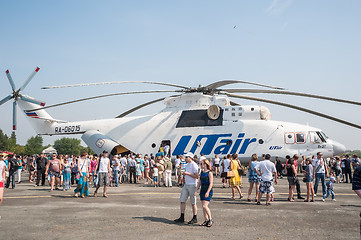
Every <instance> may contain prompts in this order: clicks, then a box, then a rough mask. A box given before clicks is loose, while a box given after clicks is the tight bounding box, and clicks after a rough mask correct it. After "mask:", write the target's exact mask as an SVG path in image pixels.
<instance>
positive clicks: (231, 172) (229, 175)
mask: <svg viewBox="0 0 361 240" xmlns="http://www.w3.org/2000/svg"><path fill="white" fill-rule="evenodd" d="M235 176H236V174H235V173H234V172H233V171H228V172H227V178H231V177H235Z"/></svg>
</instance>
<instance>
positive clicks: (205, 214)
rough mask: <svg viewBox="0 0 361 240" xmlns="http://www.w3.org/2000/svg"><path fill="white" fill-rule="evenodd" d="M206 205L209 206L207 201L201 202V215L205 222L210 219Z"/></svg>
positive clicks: (209, 212)
mask: <svg viewBox="0 0 361 240" xmlns="http://www.w3.org/2000/svg"><path fill="white" fill-rule="evenodd" d="M208 205H209V202H208V201H205V200H203V201H202V208H203V215H204V219H205V221H208V220H210V219H212V215H211V210H209V207H208Z"/></svg>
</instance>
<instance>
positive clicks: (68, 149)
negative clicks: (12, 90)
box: [0, 129, 94, 155]
mask: <svg viewBox="0 0 361 240" xmlns="http://www.w3.org/2000/svg"><path fill="white" fill-rule="evenodd" d="M50 146H51V145H46V146H43V137H42V136H39V135H38V136H33V137H31V138H29V139H28V140H27V142H26V144H25V146H23V145H20V144H17V142H16V134H15V132H12V133H11V135H10V137H9V136H8V135H7V134H4V132H3V131H2V130H1V129H0V152H2V151H8V152H13V153H15V154H17V155H34V154H40V153H41V152H42V151H43V150H44V149H46V148H48V147H50ZM53 147H54V148H55V149H56V151H57V152H58V154H64V155H65V154H67V155H80V154H81V153H82V152H87V153H88V154H94V152H93V151H92V150H91V149H90V148H89V147H83V146H82V145H80V140H79V139H76V138H66V137H64V138H61V139H58V140H55V142H54V145H53Z"/></svg>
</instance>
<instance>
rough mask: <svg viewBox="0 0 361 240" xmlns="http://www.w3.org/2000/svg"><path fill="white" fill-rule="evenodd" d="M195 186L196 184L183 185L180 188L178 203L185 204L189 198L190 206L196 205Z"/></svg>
mask: <svg viewBox="0 0 361 240" xmlns="http://www.w3.org/2000/svg"><path fill="white" fill-rule="evenodd" d="M196 188H197V185H196V184H185V185H184V186H183V188H182V193H181V196H180V202H182V203H185V202H186V201H187V199H188V197H190V199H191V204H192V205H195V204H196V197H195V196H194V193H195V192H196Z"/></svg>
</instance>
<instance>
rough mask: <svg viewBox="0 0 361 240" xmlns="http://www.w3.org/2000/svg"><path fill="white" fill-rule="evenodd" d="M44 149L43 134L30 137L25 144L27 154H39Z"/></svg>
mask: <svg viewBox="0 0 361 240" xmlns="http://www.w3.org/2000/svg"><path fill="white" fill-rule="evenodd" d="M43 150H44V147H43V138H42V137H41V136H35V137H31V138H29V139H28V141H27V143H26V145H25V154H26V155H34V154H39V153H41V152H42V151H43Z"/></svg>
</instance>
